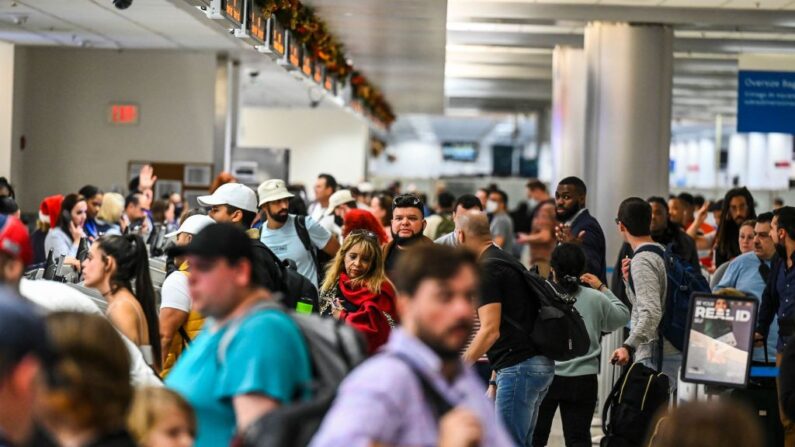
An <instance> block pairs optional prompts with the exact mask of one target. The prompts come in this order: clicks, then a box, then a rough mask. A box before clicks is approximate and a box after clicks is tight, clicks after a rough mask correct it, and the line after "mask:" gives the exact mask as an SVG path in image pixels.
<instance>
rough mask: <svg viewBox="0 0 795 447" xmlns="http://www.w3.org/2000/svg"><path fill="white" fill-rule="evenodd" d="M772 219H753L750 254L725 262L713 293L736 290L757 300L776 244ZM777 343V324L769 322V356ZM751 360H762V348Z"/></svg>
mask: <svg viewBox="0 0 795 447" xmlns="http://www.w3.org/2000/svg"><path fill="white" fill-rule="evenodd" d="M772 220H773V213H762V214H760V215H759V216H758V217H757V218H756V224H755V225H754V249H753V251H751V252H748V253H744V254H741V255H740V256H737V257H736V258H734V260H733V261H731V262H730V263H729V267H728V268H727V269H726V272H725V273H724V274H723V277H722V278H721V280H720V281H719V282H718V284H717V285H716V286H715V287H714V292H718V291H720V290H721V289H737V290H739V291H741V292H743V293H744V294H746V295H748V296H752V297H754V298H756V299H757V300H760V301H761V299H762V294H763V293H764V291H765V283H766V282H767V279H768V277H769V276H770V268H771V265H772V261H773V258H774V257H775V256H776V244H775V243H774V242H773V238H772V237H771V234H772V231H771V230H770V224H771V221H772ZM777 341H778V324H777V322H776V321H773V323H772V324H771V326H770V332H769V333H768V337H767V346H768V351H769V352H770V353H773V352H776V342H777ZM754 360H756V361H762V362H764V361H765V353H764V351H763V350H762V349H759V348H757V349H755V350H754Z"/></svg>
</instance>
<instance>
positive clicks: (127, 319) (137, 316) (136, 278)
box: [83, 234, 162, 370]
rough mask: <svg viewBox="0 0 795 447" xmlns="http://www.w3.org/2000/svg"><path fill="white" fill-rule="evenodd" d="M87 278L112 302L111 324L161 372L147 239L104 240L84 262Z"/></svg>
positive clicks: (128, 236) (98, 243) (87, 285)
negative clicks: (145, 241) (145, 242)
mask: <svg viewBox="0 0 795 447" xmlns="http://www.w3.org/2000/svg"><path fill="white" fill-rule="evenodd" d="M83 275H84V279H85V285H86V287H92V288H95V289H97V290H98V291H99V292H100V293H101V294H102V296H103V297H104V298H105V300H106V301H107V302H108V308H107V310H106V314H107V316H108V319H109V320H110V321H111V323H113V325H114V326H115V327H116V329H118V330H119V331H120V332H121V333H122V334H124V335H125V336H126V337H127V338H129V339H130V340H131V341H132V342H133V343H135V344H136V345H138V347H139V348H140V349H141V353H142V354H143V356H144V358H145V359H146V361H147V363H149V364H150V365H151V366H153V367H155V369H156V370H159V369H160V363H161V358H162V357H161V352H160V351H161V348H160V333H159V332H160V331H159V324H158V318H157V311H156V308H155V294H154V290H153V288H152V280H151V278H150V277H149V256H148V254H147V251H146V245H145V244H144V241H143V239H141V237H140V236H138V235H132V234H131V235H126V236H103V237H101V238H100V239H99V240H97V241H96V242H94V244H92V246H91V250H90V251H89V253H88V258H86V260H85V261H83ZM133 283H134V284H135V291H136V293H135V294H133V292H132V290H133V287H132V284H133Z"/></svg>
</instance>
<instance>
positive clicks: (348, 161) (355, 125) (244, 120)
mask: <svg viewBox="0 0 795 447" xmlns="http://www.w3.org/2000/svg"><path fill="white" fill-rule="evenodd" d="M368 140H369V131H368V128H367V125H366V124H365V123H364V121H363V120H361V119H360V118H358V117H355V116H353V115H352V114H351V113H348V112H346V111H345V110H341V109H336V108H334V109H284V108H281V109H265V108H243V109H242V111H241V113H240V126H239V133H238V139H237V142H238V147H240V148H243V149H241V150H245V149H244V148H245V147H255V148H289V149H290V179H289V180H290V183H303V184H304V185H306V186H307V192H309V193H310V194H312V185H314V183H315V179H316V178H317V175H318V174H320V173H328V174H331V175H333V176H334V177H335V178H336V179H337V181H338V182H340V183H347V184H356V183H359V182H361V181H362V180H363V179H364V176H365V163H366V158H365V156H366V151H367V147H368Z"/></svg>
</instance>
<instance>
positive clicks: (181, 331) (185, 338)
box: [179, 326, 193, 347]
mask: <svg viewBox="0 0 795 447" xmlns="http://www.w3.org/2000/svg"><path fill="white" fill-rule="evenodd" d="M179 335H180V337H182V346H183V347H185V346H188V345H190V344H191V342H192V341H193V340H191V338H190V335H188V331H186V330H185V326H180V327H179Z"/></svg>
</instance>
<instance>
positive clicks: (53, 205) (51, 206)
mask: <svg viewBox="0 0 795 447" xmlns="http://www.w3.org/2000/svg"><path fill="white" fill-rule="evenodd" d="M62 203H63V196H62V195H60V194H58V195H55V196H49V197H45V198H44V200H42V201H41V205H39V220H40V221H42V222H44V223H48V224H50V228H54V227H55V224H56V223H57V222H58V216H59V215H60V214H61V204H62Z"/></svg>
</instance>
